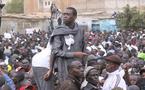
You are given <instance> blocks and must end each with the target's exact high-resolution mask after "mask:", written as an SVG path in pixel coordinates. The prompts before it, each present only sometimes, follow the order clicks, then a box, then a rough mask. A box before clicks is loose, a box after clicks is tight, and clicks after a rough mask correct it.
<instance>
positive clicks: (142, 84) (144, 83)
mask: <svg viewBox="0 0 145 90" xmlns="http://www.w3.org/2000/svg"><path fill="white" fill-rule="evenodd" d="M137 86H138V87H139V88H140V90H145V78H141V79H140V80H138V81H137Z"/></svg>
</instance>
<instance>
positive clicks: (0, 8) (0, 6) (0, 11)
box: [0, 0, 5, 27]
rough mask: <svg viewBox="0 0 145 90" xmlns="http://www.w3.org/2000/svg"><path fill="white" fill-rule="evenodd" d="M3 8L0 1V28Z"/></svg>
mask: <svg viewBox="0 0 145 90" xmlns="http://www.w3.org/2000/svg"><path fill="white" fill-rule="evenodd" d="M4 6H5V4H3V2H2V0H0V27H1V18H2V8H3V7H4Z"/></svg>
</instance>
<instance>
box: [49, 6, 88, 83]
mask: <svg viewBox="0 0 145 90" xmlns="http://www.w3.org/2000/svg"><path fill="white" fill-rule="evenodd" d="M76 18H77V11H76V9H75V8H73V7H68V8H66V9H65V11H64V12H63V25H61V26H59V27H57V28H56V29H55V30H54V31H53V33H52V36H51V38H50V43H51V45H52V54H53V55H55V61H56V67H57V69H58V79H59V81H64V80H65V79H66V76H67V74H68V71H67V66H68V65H69V64H70V63H71V62H72V61H75V60H79V61H81V62H82V59H83V57H84V56H86V55H87V54H86V53H84V49H85V43H84V29H82V28H81V27H80V26H79V25H78V24H77V23H76V22H75V20H76ZM53 65H54V63H53V64H52V63H51V65H50V66H51V67H52V68H53ZM52 68H51V69H50V70H49V71H48V73H47V74H48V75H49V72H52Z"/></svg>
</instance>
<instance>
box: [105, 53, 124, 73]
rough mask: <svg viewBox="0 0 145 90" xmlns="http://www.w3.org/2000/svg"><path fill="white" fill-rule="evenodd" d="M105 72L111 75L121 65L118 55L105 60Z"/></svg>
mask: <svg viewBox="0 0 145 90" xmlns="http://www.w3.org/2000/svg"><path fill="white" fill-rule="evenodd" d="M105 60H106V71H107V72H109V73H111V72H114V71H115V70H117V69H118V68H119V66H120V64H121V62H122V61H121V58H120V57H119V56H118V55H110V56H107V57H106V58H105Z"/></svg>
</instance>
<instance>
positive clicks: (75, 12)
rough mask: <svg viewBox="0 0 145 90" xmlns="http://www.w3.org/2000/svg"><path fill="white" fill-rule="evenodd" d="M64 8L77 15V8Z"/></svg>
mask: <svg viewBox="0 0 145 90" xmlns="http://www.w3.org/2000/svg"><path fill="white" fill-rule="evenodd" d="M66 9H70V10H72V11H73V15H74V16H77V10H76V9H75V8H73V7H67V8H66Z"/></svg>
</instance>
